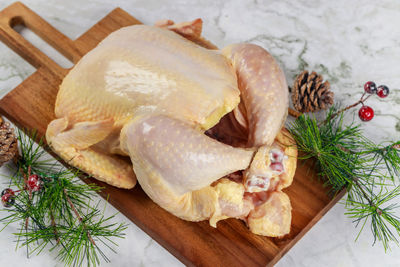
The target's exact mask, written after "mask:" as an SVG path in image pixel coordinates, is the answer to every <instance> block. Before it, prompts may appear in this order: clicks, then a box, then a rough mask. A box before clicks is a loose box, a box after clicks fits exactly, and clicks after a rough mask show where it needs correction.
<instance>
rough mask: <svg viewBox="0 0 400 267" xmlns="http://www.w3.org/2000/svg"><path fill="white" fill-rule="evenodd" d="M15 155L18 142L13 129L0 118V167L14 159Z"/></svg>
mask: <svg viewBox="0 0 400 267" xmlns="http://www.w3.org/2000/svg"><path fill="white" fill-rule="evenodd" d="M17 153H18V142H17V137H16V135H15V133H14V129H13V128H11V127H10V123H9V122H5V121H3V119H2V118H1V117H0V166H2V165H3V164H4V163H6V162H7V161H9V160H11V159H12V158H14V156H15V155H16V154H17Z"/></svg>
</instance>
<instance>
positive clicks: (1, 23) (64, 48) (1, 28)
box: [0, 2, 82, 78]
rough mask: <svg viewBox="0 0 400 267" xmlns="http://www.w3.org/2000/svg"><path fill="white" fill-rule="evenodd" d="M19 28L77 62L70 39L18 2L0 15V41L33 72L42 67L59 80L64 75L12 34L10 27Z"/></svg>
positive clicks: (18, 36)
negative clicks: (30, 31) (27, 30)
mask: <svg viewBox="0 0 400 267" xmlns="http://www.w3.org/2000/svg"><path fill="white" fill-rule="evenodd" d="M19 24H22V25H24V26H25V27H27V28H29V29H30V30H32V31H33V32H34V33H36V34H37V35H38V36H39V37H41V38H42V39H43V40H44V41H46V42H47V43H48V44H50V45H51V46H52V47H54V48H55V49H56V50H57V51H59V52H60V53H61V54H62V55H64V56H65V57H66V58H68V59H69V60H70V61H72V62H73V63H76V62H77V61H78V60H79V59H80V58H81V56H82V55H81V53H80V52H79V51H78V50H77V49H76V47H75V45H74V43H73V41H72V40H71V39H69V38H68V37H66V36H65V35H64V34H62V33H61V32H59V31H58V30H57V29H55V28H54V27H53V26H51V25H50V24H49V23H47V22H46V21H45V20H44V19H42V18H41V17H40V16H39V15H37V14H36V13H35V12H33V11H32V10H31V9H29V8H28V7H26V6H25V5H24V4H22V3H21V2H15V3H13V4H11V5H10V6H8V7H6V8H5V9H3V10H2V11H1V12H0V40H1V41H3V42H4V43H5V44H6V45H8V46H9V47H10V48H11V49H12V50H14V51H15V52H16V53H17V54H18V55H20V56H21V57H23V58H24V59H25V60H26V61H28V62H29V63H30V64H31V65H33V66H34V67H35V68H41V67H45V68H47V69H48V70H49V71H51V72H53V73H54V74H56V75H57V76H59V77H60V78H62V77H64V76H65V74H66V72H67V71H68V70H66V69H64V68H62V67H61V66H59V65H58V64H57V63H55V62H54V61H53V60H51V59H50V58H49V57H48V56H47V55H45V54H44V53H43V52H42V51H40V50H39V49H38V48H36V47H35V46H34V45H32V44H31V43H30V42H28V41H27V40H26V39H25V38H24V37H23V36H21V35H20V34H19V33H18V32H16V31H15V30H14V29H13V27H14V26H16V25H19Z"/></svg>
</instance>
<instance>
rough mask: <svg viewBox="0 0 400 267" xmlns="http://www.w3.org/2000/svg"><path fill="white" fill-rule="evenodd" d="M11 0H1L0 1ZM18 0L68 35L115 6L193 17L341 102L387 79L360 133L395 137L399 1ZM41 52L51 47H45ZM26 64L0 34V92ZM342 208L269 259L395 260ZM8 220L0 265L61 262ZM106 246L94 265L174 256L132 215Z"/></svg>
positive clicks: (398, 126)
mask: <svg viewBox="0 0 400 267" xmlns="http://www.w3.org/2000/svg"><path fill="white" fill-rule="evenodd" d="M12 2H13V1H10V0H1V1H0V9H2V8H4V7H6V6H7V5H9V4H11V3H12ZM23 2H24V3H25V4H26V5H28V6H29V7H30V8H31V9H33V10H34V11H35V12H37V13H38V14H39V15H41V16H42V17H43V18H44V19H45V20H47V21H48V22H50V23H51V24H52V25H54V26H55V27H56V28H57V29H59V30H60V31H61V32H63V33H64V34H66V35H67V36H68V37H70V38H72V39H75V38H77V37H78V36H79V35H81V34H82V33H83V32H85V31H86V30H87V29H88V28H90V27H91V26H92V25H93V24H95V23H96V22H97V21H98V20H100V19H101V18H102V17H104V16H105V15H106V14H107V13H108V12H110V11H111V10H112V9H114V8H115V7H117V6H120V7H121V8H123V9H125V10H126V11H128V12H129V13H130V14H132V15H134V16H135V17H136V18H138V19H139V20H141V21H142V22H144V23H147V24H152V23H154V22H155V21H157V20H159V19H164V18H169V19H173V20H175V21H185V20H191V19H194V18H197V17H201V18H203V20H204V28H203V32H204V36H205V37H206V38H207V39H209V40H211V41H212V42H214V43H216V44H217V45H218V46H221V47H222V46H224V45H228V44H230V43H234V42H252V43H256V44H259V45H261V46H263V47H265V48H266V49H267V50H269V51H270V52H271V53H272V54H273V55H274V56H275V57H276V58H277V59H278V61H279V62H280V64H281V66H282V67H283V69H284V71H285V74H286V76H287V79H288V82H289V84H291V83H292V82H293V79H294V77H295V75H297V74H298V73H299V72H300V71H301V70H303V69H308V70H315V71H317V72H319V73H321V74H323V75H324V77H325V78H326V79H328V80H329V81H330V82H331V85H332V90H333V91H334V92H335V95H336V98H335V100H336V101H338V102H342V103H343V104H344V105H346V104H351V103H353V102H355V101H357V100H358V99H359V96H360V94H361V92H362V86H363V84H364V83H365V82H366V81H368V80H373V81H376V82H377V83H378V84H386V85H388V86H389V87H390V88H391V94H390V96H389V97H388V98H387V99H383V100H382V99H379V98H378V97H374V98H371V100H369V101H368V103H367V104H368V105H370V106H371V107H373V108H374V110H375V114H376V117H375V119H374V120H372V121H371V122H369V123H364V124H363V126H364V128H365V130H366V134H367V136H369V137H370V138H372V139H373V140H375V141H376V142H382V141H384V140H399V139H400V28H399V25H400V2H399V1H397V0H383V1H373V0H354V1H346V0H337V1H328V0H324V1H323V0H301V1H300V0H299V1H294V0H280V1H279V0H275V1H257V0H254V1H242V0H233V1H222V0H206V1H183V0H179V1H157V0H135V1H131V0H114V1H111V0H87V1H82V0H80V1H79V0H69V1H62V0H56V1H48V0H26V1H23ZM45 50H46V49H45ZM46 51H47V50H46ZM47 53H49V54H50V56H55V55H52V54H51V53H52V52H51V51H50V50H49V51H47ZM55 57H56V56H55ZM33 72H34V68H33V67H32V66H30V65H29V64H28V63H26V62H25V61H24V60H23V59H22V58H20V57H19V56H18V55H16V54H15V53H14V52H12V51H11V50H10V49H8V48H7V47H6V46H5V45H3V44H1V43H0V89H1V90H0V96H4V95H5V94H6V93H7V92H9V91H10V90H12V89H13V88H14V87H15V86H17V85H18V84H19V83H20V82H21V81H23V80H24V79H25V78H26V77H28V76H29V75H30V74H31V73H33ZM353 113H356V110H355V111H353ZM351 116H352V113H350V115H349V117H350V118H351ZM0 172H2V173H4V172H5V171H4V169H1V170H0ZM5 182H6V178H0V185H2V184H4V183H5ZM2 187H3V186H2ZM101 201H102V200H101ZM115 212H116V210H115V209H114V208H113V207H108V208H107V213H108V214H113V213H115ZM344 212H345V210H344V207H343V205H340V204H337V205H336V206H335V207H334V208H333V209H332V210H330V211H329V212H328V214H327V215H326V216H325V217H323V218H322V220H321V221H319V222H318V223H317V225H316V226H314V227H313V228H312V229H311V230H310V232H309V233H307V234H306V235H305V237H303V238H302V239H301V240H300V241H299V242H298V244H297V245H296V246H295V247H293V248H292V249H291V250H290V251H289V252H288V253H287V254H286V255H285V256H284V257H283V258H282V259H281V260H280V262H279V263H278V264H277V266H281V267H283V266H296V267H297V266H307V267H308V266H400V250H399V249H398V248H397V247H393V250H392V252H389V253H387V254H385V253H384V252H383V248H382V247H381V245H380V244H376V245H375V246H374V247H372V246H371V244H372V241H373V239H372V235H371V233H370V232H369V229H365V231H364V233H363V234H361V236H360V238H359V240H358V242H357V243H355V242H354V239H355V238H356V236H357V233H358V229H355V228H354V225H353V224H352V223H351V220H350V219H349V218H347V217H346V216H345V215H344ZM2 214H3V213H0V216H2ZM117 220H119V221H126V222H129V221H128V219H126V218H125V217H124V216H123V215H118V216H117ZM13 227H14V226H11V227H10V228H8V229H6V230H4V231H3V232H1V233H0V247H1V250H0V266H5V265H6V264H9V263H10V262H13V264H14V265H15V266H28V264H29V265H30V266H55V265H57V266H62V264H57V262H56V261H55V260H54V256H55V254H54V253H47V252H45V253H42V254H41V255H40V256H34V257H32V258H30V259H26V257H25V250H24V249H19V250H17V251H15V243H14V242H12V241H13V240H14V237H12V235H11V233H12V232H15V227H14V228H13ZM108 255H109V258H110V260H111V263H110V264H102V266H178V265H181V263H179V261H177V260H176V259H175V258H174V257H173V256H172V255H171V254H169V253H168V252H167V251H166V250H164V249H163V248H162V247H161V246H159V245H158V244H157V243H156V242H155V241H153V240H152V239H151V238H150V237H149V236H147V235H146V234H145V233H144V232H142V231H141V230H140V229H139V228H138V227H136V226H135V225H134V224H132V223H130V224H129V228H128V230H127V236H126V238H125V239H124V240H122V241H119V248H118V254H112V253H108Z"/></svg>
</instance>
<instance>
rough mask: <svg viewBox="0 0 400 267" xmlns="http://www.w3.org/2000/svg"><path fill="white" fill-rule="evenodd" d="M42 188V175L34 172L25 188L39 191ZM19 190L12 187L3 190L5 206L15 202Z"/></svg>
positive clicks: (2, 198) (2, 196)
mask: <svg viewBox="0 0 400 267" xmlns="http://www.w3.org/2000/svg"><path fill="white" fill-rule="evenodd" d="M40 189H41V181H40V177H39V176H38V175H36V174H32V175H30V176H29V177H28V180H27V182H26V187H25V189H24V190H29V191H30V192H37V191H39V190H40ZM19 191H20V190H18V191H14V190H12V189H11V188H6V189H4V190H3V191H2V192H1V203H2V204H3V206H4V207H6V208H8V207H11V206H12V205H13V204H14V202H15V193H18V192H19Z"/></svg>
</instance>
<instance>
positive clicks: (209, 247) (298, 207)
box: [0, 2, 344, 267]
mask: <svg viewBox="0 0 400 267" xmlns="http://www.w3.org/2000/svg"><path fill="white" fill-rule="evenodd" d="M139 23H140V22H139V21H138V20H136V19H135V18H134V17H132V16H131V15H129V14H128V13H126V12H125V11H123V10H122V9H120V8H117V9H115V10H113V11H112V12H111V13H109V14H108V15H107V16H106V17H105V18H103V19H102V20H101V21H99V22H98V23H97V24H96V25H94V26H93V27H92V28H91V29H89V30H88V31H87V32H86V33H84V34H83V35H82V36H81V37H79V38H78V39H77V40H70V39H69V38H68V37H66V36H65V35H63V34H62V33H60V32H59V31H57V30H56V29H55V28H54V27H52V26H51V25H49V24H48V23H47V22H46V21H44V20H43V19H42V18H40V16H38V15H37V14H35V13H34V12H33V11H31V10H30V9H29V8H27V7H26V6H24V5H23V4H22V3H19V2H17V3H14V4H12V5H11V6H9V7H7V8H5V9H4V10H2V11H1V12H0V39H1V40H2V41H3V42H4V43H5V44H7V45H8V46H9V47H11V48H12V49H13V50H14V51H16V52H17V53H18V54H19V55H20V56H22V57H23V58H24V59H25V60H26V61H28V62H29V63H30V64H32V65H33V66H34V67H35V68H36V69H37V70H36V72H35V73H33V74H32V75H31V76H30V77H28V78H27V79H26V80H24V81H23V82H22V83H21V84H20V85H19V86H17V87H16V88H15V89H14V90H13V91H11V92H10V93H9V94H8V95H6V96H5V97H4V98H3V99H1V100H0V112H1V114H2V115H4V116H6V117H7V118H8V119H9V120H11V121H12V122H13V123H15V124H16V125H17V126H18V127H21V128H25V129H37V131H38V134H39V136H43V135H44V134H45V131H46V127H47V124H48V123H49V122H50V121H51V120H53V119H54V102H55V98H56V95H57V91H58V87H59V85H60V83H61V81H62V79H63V77H64V76H65V75H66V73H68V69H63V68H62V67H60V66H59V65H57V64H56V63H55V62H53V61H52V60H51V59H50V58H49V57H47V56H46V55H45V54H43V53H42V52H41V51H40V50H39V49H37V48H36V47H34V46H33V45H31V44H30V43H29V42H28V41H27V40H25V39H24V38H23V37H22V36H21V35H19V34H18V33H17V32H16V31H14V30H13V26H15V25H17V24H23V25H25V26H26V27H28V28H30V29H31V30H32V31H34V32H35V33H36V34H37V35H39V36H40V37H41V38H42V39H43V40H45V41H46V42H48V43H49V44H50V45H52V46H53V47H54V48H56V49H57V50H58V51H59V52H60V53H61V54H63V55H64V56H65V57H66V58H68V59H70V60H71V61H72V62H73V63H76V62H77V61H78V60H79V59H80V58H81V57H82V56H83V55H84V54H85V53H87V52H88V51H89V50H91V49H92V48H94V47H95V46H96V44H97V43H98V42H99V41H101V40H102V39H104V38H105V37H106V36H107V35H108V34H109V33H111V32H112V31H115V30H117V29H119V28H121V27H124V26H128V25H133V24H139ZM309 164H311V163H306V164H304V162H298V166H299V167H298V168H297V171H296V174H295V179H294V182H293V184H292V185H291V186H290V187H289V188H287V189H285V190H284V191H285V192H286V193H287V194H288V195H289V197H290V200H291V203H292V206H293V212H292V215H293V220H292V226H291V231H290V234H289V235H287V236H285V237H284V238H268V237H262V236H257V235H254V234H252V233H251V232H249V230H248V229H247V227H246V226H245V224H244V223H243V222H242V221H239V220H236V219H228V220H225V221H222V222H219V223H218V227H217V228H212V227H210V226H209V224H208V222H199V223H193V222H187V221H183V220H181V219H178V218H177V217H175V216H173V215H171V214H169V213H168V212H166V211H164V210H163V209H161V208H160V207H159V206H157V205H156V204H155V203H154V202H152V201H151V200H150V199H149V198H148V197H147V196H146V194H145V193H144V192H143V191H142V190H141V188H140V186H139V185H137V186H136V187H135V188H134V189H132V190H123V189H118V188H114V187H111V186H108V185H106V184H104V183H102V182H98V181H96V180H93V179H85V181H86V182H93V183H96V184H99V185H101V186H104V187H105V190H104V191H103V192H102V196H103V197H104V196H107V195H109V201H110V202H111V204H112V205H114V206H115V207H116V208H117V209H118V210H120V211H121V212H122V213H123V214H125V215H126V216H127V217H128V218H129V219H130V220H132V221H133V222H134V223H135V224H136V225H138V226H139V227H140V228H141V229H143V230H144V231H145V232H146V233H148V234H149V235H150V236H151V237H152V238H154V239H155V240H156V241H157V242H158V243H160V244H161V245H162V246H163V247H165V248H166V249H167V250H168V251H170V252H171V253H172V254H173V255H174V256H176V257H177V258H178V259H179V260H181V261H182V262H183V263H184V264H186V265H195V266H230V267H233V266H266V265H267V266H272V265H274V264H275V263H276V262H277V261H278V260H279V259H280V258H281V257H282V256H283V255H284V254H285V253H286V252H287V251H288V250H289V249H290V248H291V247H292V246H293V245H294V244H295V243H296V242H297V241H298V240H299V239H300V238H301V237H302V236H303V235H304V234H305V233H306V232H307V231H308V230H309V229H310V228H311V227H312V226H313V225H314V224H315V223H316V222H317V221H318V220H319V219H320V218H321V217H322V216H323V215H324V214H325V213H326V212H327V211H328V210H329V209H330V208H331V207H332V206H333V205H334V204H335V203H336V202H337V201H338V200H339V199H340V198H341V196H342V195H343V194H344V191H343V192H341V193H340V194H339V195H337V196H336V197H335V198H331V197H329V196H328V194H327V192H328V190H329V188H324V187H323V185H322V183H321V182H320V181H318V180H317V179H316V173H315V171H313V166H311V165H309Z"/></svg>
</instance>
